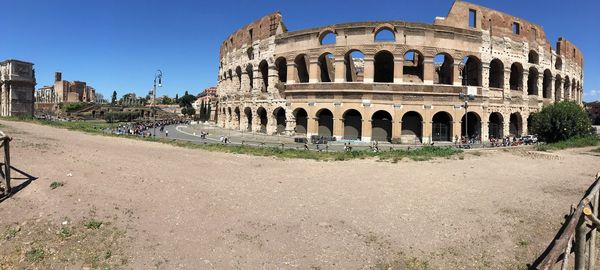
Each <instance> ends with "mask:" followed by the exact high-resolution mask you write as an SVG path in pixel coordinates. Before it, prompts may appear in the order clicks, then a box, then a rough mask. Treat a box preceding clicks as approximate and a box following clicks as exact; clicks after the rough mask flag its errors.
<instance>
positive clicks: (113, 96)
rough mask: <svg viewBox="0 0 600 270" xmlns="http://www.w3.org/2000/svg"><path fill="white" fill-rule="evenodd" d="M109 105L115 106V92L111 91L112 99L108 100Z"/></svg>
mask: <svg viewBox="0 0 600 270" xmlns="http://www.w3.org/2000/svg"><path fill="white" fill-rule="evenodd" d="M110 104H111V105H116V104H117V91H113V93H112V98H111V99H110Z"/></svg>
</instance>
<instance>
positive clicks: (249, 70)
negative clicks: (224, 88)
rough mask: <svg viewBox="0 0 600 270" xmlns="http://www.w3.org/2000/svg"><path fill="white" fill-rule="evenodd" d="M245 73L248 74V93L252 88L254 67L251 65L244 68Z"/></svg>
mask: <svg viewBox="0 0 600 270" xmlns="http://www.w3.org/2000/svg"><path fill="white" fill-rule="evenodd" d="M246 73H247V74H248V82H249V84H250V91H252V89H253V88H254V67H253V66H252V64H248V65H247V66H246Z"/></svg>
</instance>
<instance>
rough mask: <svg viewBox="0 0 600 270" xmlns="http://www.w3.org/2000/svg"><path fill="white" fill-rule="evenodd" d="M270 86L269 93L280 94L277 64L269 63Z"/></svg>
mask: <svg viewBox="0 0 600 270" xmlns="http://www.w3.org/2000/svg"><path fill="white" fill-rule="evenodd" d="M268 73H269V79H268V82H269V86H268V87H267V93H270V94H278V93H279V90H277V87H275V85H276V84H277V83H278V82H279V73H278V72H277V67H276V66H275V65H269V71H268Z"/></svg>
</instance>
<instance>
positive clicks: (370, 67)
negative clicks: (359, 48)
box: [363, 54, 375, 83]
mask: <svg viewBox="0 0 600 270" xmlns="http://www.w3.org/2000/svg"><path fill="white" fill-rule="evenodd" d="M374 57H375V56H374V55H372V54H368V55H367V54H365V58H364V61H365V66H364V71H363V76H364V80H363V81H364V82H365V83H372V82H373V75H375V66H374V61H375V59H374Z"/></svg>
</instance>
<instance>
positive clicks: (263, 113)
mask: <svg viewBox="0 0 600 270" xmlns="http://www.w3.org/2000/svg"><path fill="white" fill-rule="evenodd" d="M256 116H258V120H259V121H258V123H259V124H260V132H261V133H267V124H269V118H268V116H267V110H266V109H265V108H263V107H258V109H257V110H256Z"/></svg>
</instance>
